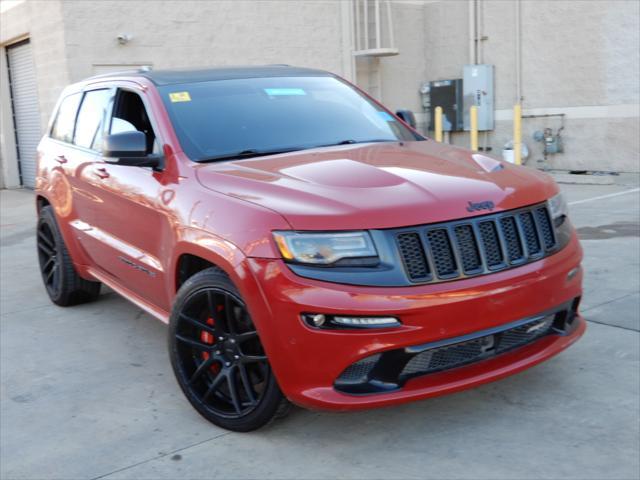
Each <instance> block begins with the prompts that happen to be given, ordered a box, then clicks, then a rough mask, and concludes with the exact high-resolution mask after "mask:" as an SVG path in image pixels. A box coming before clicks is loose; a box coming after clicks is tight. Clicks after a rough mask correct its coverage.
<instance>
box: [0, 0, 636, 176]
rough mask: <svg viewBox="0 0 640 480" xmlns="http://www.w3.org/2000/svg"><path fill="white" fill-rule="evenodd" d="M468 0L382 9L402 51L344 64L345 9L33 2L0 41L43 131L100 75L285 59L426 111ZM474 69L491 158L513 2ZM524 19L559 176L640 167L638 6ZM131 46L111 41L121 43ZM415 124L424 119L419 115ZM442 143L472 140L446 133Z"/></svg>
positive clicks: (453, 64) (527, 109)
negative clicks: (28, 60)
mask: <svg viewBox="0 0 640 480" xmlns="http://www.w3.org/2000/svg"><path fill="white" fill-rule="evenodd" d="M471 5H472V4H471V2H467V1H450V0H448V1H417V0H408V1H402V2H400V1H397V2H393V3H392V4H391V9H392V13H393V24H394V32H395V46H396V47H398V49H399V52H400V54H399V55H397V56H391V57H384V58H379V59H360V60H357V61H356V60H355V59H354V58H353V57H352V50H353V46H354V31H353V30H354V29H353V11H352V8H351V2H350V1H334V0H305V1H296V0H291V1H287V0H274V1H263V0H261V1H249V0H235V1H231V0H229V1H227V0H220V1H215V2H205V1H157V0H149V1H110V2H105V1H99V0H85V1H81V2H79V1H71V0H30V1H26V2H22V3H20V2H18V3H17V5H16V6H14V7H13V8H10V9H6V10H5V11H3V12H2V14H1V17H0V20H1V23H2V25H1V26H2V28H0V46H2V47H5V46H7V45H10V44H11V43H13V42H14V41H15V40H19V39H20V38H26V37H29V38H30V41H31V44H32V48H33V55H34V62H35V65H36V74H37V80H38V96H39V99H38V102H39V106H40V115H41V126H42V128H43V130H44V127H45V126H46V123H47V121H48V118H49V115H50V112H51V110H52V108H53V106H54V104H55V102H56V99H57V97H58V95H59V93H60V91H61V90H62V88H64V86H65V85H67V84H68V83H70V82H73V81H76V80H79V79H82V78H84V77H87V76H90V75H93V74H95V73H100V72H104V71H107V70H110V69H121V68H127V66H134V67H137V66H139V65H151V66H152V67H153V68H155V69H161V68H174V67H195V66H213V65H233V64H268V63H288V64H293V65H300V66H307V67H316V68H322V69H327V70H331V71H333V72H336V73H338V74H340V75H342V76H344V77H346V78H348V79H354V80H356V81H357V83H358V84H359V85H360V86H362V87H363V88H364V89H366V90H368V91H370V92H371V93H372V94H373V95H374V96H377V97H380V98H382V100H383V102H384V103H385V104H386V105H387V106H389V107H390V108H392V109H398V108H410V109H412V110H414V111H415V112H417V113H418V114H420V113H421V112H422V107H421V101H420V95H419V93H418V90H419V88H420V85H421V84H422V83H423V82H425V81H429V80H440V79H449V78H461V76H462V68H463V65H464V64H467V63H469V62H470V61H471V56H470V55H471V54H470V25H469V12H470V9H471ZM477 9H478V28H479V31H478V37H481V38H483V40H480V41H479V48H478V57H479V58H478V62H479V63H489V64H493V65H495V75H496V76H495V95H496V97H495V98H496V102H495V108H496V128H495V130H494V131H493V132H489V133H488V134H487V135H486V136H485V135H484V134H481V136H480V144H481V145H484V144H485V143H486V145H487V146H490V147H492V153H494V154H496V155H500V151H501V149H502V146H503V145H504V143H505V142H506V141H508V140H509V139H511V137H512V123H511V108H512V106H513V104H514V103H515V102H516V100H517V99H516V78H517V75H516V72H517V64H518V62H517V61H516V58H517V57H516V48H515V45H516V39H517V37H516V30H517V29H516V4H515V2H511V1H506V0H478V1H477ZM520 10H521V27H520V39H521V60H520V63H521V65H522V67H521V92H522V97H523V98H522V104H523V108H524V114H525V115H527V114H545V113H565V129H564V131H563V137H564V140H565V142H564V143H565V153H563V154H558V155H555V156H554V157H552V158H551V159H550V166H552V167H555V168H560V169H589V170H618V171H636V172H637V171H639V170H640V160H639V156H640V146H639V139H638V131H639V129H640V125H639V120H638V119H639V115H640V107H639V104H640V71H639V70H640V50H639V47H638V45H639V44H640V37H639V35H640V33H639V32H640V25H639V18H640V3H639V2H637V1H635V0H629V1H624V0H622V1H616V0H598V1H591V0H536V1H530V0H525V1H522V2H521V4H520ZM120 33H122V34H127V35H129V36H130V37H131V39H130V41H129V42H128V43H126V44H124V45H121V44H120V43H119V42H118V41H117V38H116V37H117V35H118V34H120ZM0 53H1V55H0V57H2V58H1V59H0V97H1V102H0V104H1V107H0V120H1V128H0V135H1V136H0V140H1V146H0V164H1V169H0V170H1V171H2V174H1V175H0V181H2V182H3V183H4V184H5V185H6V186H15V185H17V163H16V160H15V141H14V138H13V130H12V120H11V107H10V105H11V102H10V96H9V90H8V85H7V84H8V77H7V69H6V59H5V52H4V48H2V52H0ZM418 120H419V121H423V120H424V118H423V116H421V115H418ZM547 126H548V127H552V128H554V129H556V128H557V127H558V126H559V119H558V117H549V118H534V119H525V120H524V121H523V139H524V141H525V142H526V143H527V145H528V146H529V149H530V151H531V152H532V159H531V162H535V160H536V159H538V158H540V157H541V150H542V147H541V144H539V143H535V142H534V141H533V140H532V138H531V136H532V134H533V132H534V131H535V130H541V129H543V128H544V127H547ZM450 141H451V143H454V144H458V145H465V146H466V145H468V135H467V134H465V133H456V134H453V135H452V136H451V140H450Z"/></svg>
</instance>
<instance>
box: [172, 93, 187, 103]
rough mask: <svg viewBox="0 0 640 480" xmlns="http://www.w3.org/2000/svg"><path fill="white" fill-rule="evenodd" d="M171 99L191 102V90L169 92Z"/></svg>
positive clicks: (174, 101) (173, 101)
mask: <svg viewBox="0 0 640 480" xmlns="http://www.w3.org/2000/svg"><path fill="white" fill-rule="evenodd" d="M169 100H171V102H172V103H176V102H190V101H191V95H189V92H173V93H170V94H169Z"/></svg>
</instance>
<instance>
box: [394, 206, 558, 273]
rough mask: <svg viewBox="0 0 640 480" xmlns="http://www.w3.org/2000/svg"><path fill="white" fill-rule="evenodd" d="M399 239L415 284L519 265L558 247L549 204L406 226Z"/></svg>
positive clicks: (401, 251) (398, 244)
mask: <svg viewBox="0 0 640 480" xmlns="http://www.w3.org/2000/svg"><path fill="white" fill-rule="evenodd" d="M396 243H397V246H398V250H399V251H400V256H401V258H402V261H403V263H404V266H405V270H406V273H407V277H408V278H409V280H411V281H412V282H414V283H426V282H431V281H434V282H435V281H443V280H450V279H453V278H459V277H467V276H470V275H477V274H482V273H491V272H494V271H497V270H502V269H505V268H510V267H515V266H518V265H522V264H524V263H528V262H532V261H534V260H538V259H540V258H542V257H544V256H546V255H548V254H550V253H552V252H553V251H554V249H555V247H556V245H557V242H556V237H555V234H554V231H553V224H552V222H551V217H550V216H549V211H548V209H547V206H546V204H539V205H534V206H532V207H527V208H523V209H518V210H511V211H507V212H502V213H498V214H490V215H483V216H480V217H475V218H471V219H465V220H457V221H452V222H447V223H444V224H437V225H425V226H422V227H416V228H412V229H403V231H401V232H399V233H397V234H396Z"/></svg>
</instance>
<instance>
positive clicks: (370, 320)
mask: <svg viewBox="0 0 640 480" xmlns="http://www.w3.org/2000/svg"><path fill="white" fill-rule="evenodd" d="M332 320H333V322H334V323H337V324H338V325H347V326H349V327H394V326H397V325H400V322H398V320H397V319H395V318H393V317H333V319H332Z"/></svg>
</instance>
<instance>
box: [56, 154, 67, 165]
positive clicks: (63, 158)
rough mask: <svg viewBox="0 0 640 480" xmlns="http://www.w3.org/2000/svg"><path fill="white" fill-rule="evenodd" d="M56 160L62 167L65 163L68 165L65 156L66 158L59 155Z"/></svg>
mask: <svg viewBox="0 0 640 480" xmlns="http://www.w3.org/2000/svg"><path fill="white" fill-rule="evenodd" d="M55 160H56V162H58V163H59V164H60V165H62V164H64V163H67V159H66V158H65V156H64V155H58V156H57V157H56V158H55Z"/></svg>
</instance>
